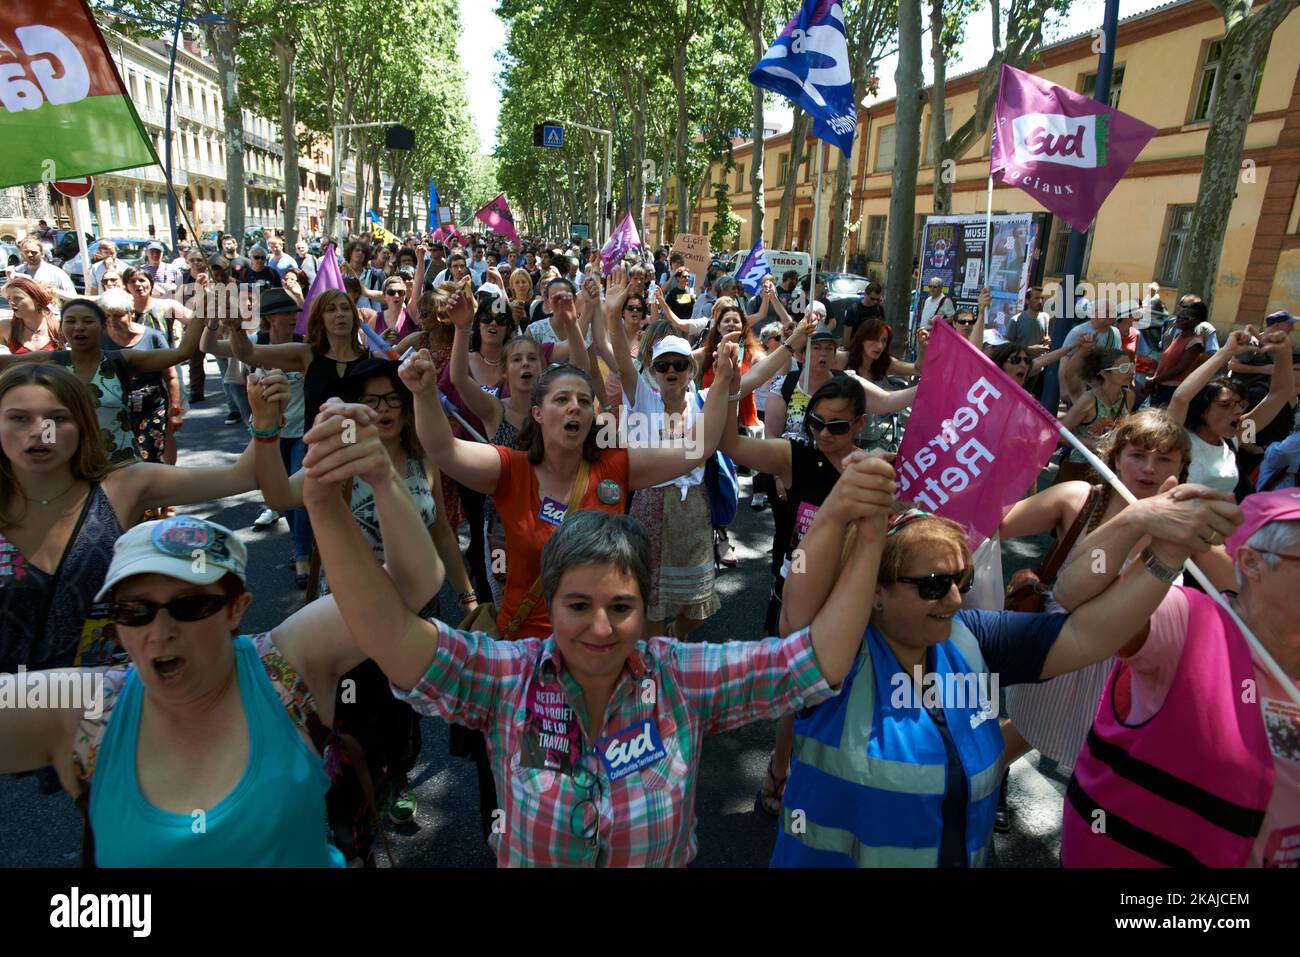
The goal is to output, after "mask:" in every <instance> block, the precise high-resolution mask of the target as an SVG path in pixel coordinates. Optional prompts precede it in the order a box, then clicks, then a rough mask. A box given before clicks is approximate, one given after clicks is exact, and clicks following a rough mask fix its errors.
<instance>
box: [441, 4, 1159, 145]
mask: <svg viewBox="0 0 1300 957" xmlns="http://www.w3.org/2000/svg"><path fill="white" fill-rule="evenodd" d="M1165 2H1167V0H1120V4H1119V15H1120V18H1121V19H1123V18H1124V17H1129V16H1132V15H1134V14H1136V13H1141V12H1142V11H1144V10H1150V9H1151V8H1153V7H1158V6H1163V5H1164V3H1165ZM459 3H460V19H461V26H462V31H463V32H462V33H461V38H460V44H459V48H458V50H459V53H460V62H461V64H462V65H463V66H464V68H465V71H466V74H467V75H468V87H469V90H468V92H469V109H470V113H471V114H472V115H473V118H474V126H475V129H476V130H477V131H478V137H479V144H480V147H481V149H482V150H483V152H485V153H490V152H491V151H492V148H493V146H495V144H496V131H497V116H498V114H499V113H500V95H501V93H500V91H499V90H498V89H497V86H496V71H497V61H496V53H497V51H498V50H500V49H501V48H502V47H503V46H504V45H505V38H506V33H505V25H504V24H503V23H502V22H501V20H500V19H499V18H498V17H497V15H496V0H459ZM1104 8H1105V3H1104V0H1078V2H1077V3H1075V4H1074V5H1073V6H1072V7H1071V8H1070V11H1069V12H1068V13H1067V14H1066V15H1065V17H1064V18H1062V20H1061V22H1060V26H1058V27H1057V28H1056V29H1055V31H1054V33H1053V34H1052V36H1050V37H1049V40H1057V39H1062V38H1064V37H1069V36H1074V35H1076V34H1079V33H1086V32H1088V31H1090V30H1094V29H1096V30H1100V29H1101V19H1102V12H1103V10H1104ZM990 15H991V14H990V10H989V8H988V7H984V8H983V9H981V10H980V11H978V12H977V13H975V14H973V15H972V16H971V19H970V22H969V23H968V24H967V28H966V42H965V43H964V44H963V45H962V47H961V50H960V51H958V54H957V56H955V57H953V58H952V59H951V60H950V62H949V64H948V75H949V76H955V75H957V74H959V73H966V72H969V71H970V70H974V69H977V68H979V67H981V66H983V65H984V64H985V63H987V62H988V58H989V54H990V53H991V52H992V49H993V41H992V36H991V33H992V31H991V29H990V24H989V17H990ZM923 55H924V66H923V70H924V72H925V76H926V80H927V82H928V81H929V79H930V76H931V71H930V68H929V66H930V60H929V42H928V40H927V41H925V46H924V50H923ZM896 59H897V58H896V57H890V58H886V59H885V60H883V61H882V62H881V63H880V66H879V68H878V69H879V76H880V81H881V82H880V98H881V99H889V98H890V97H892V96H893V95H894V67H895V65H896ZM783 102H784V101H783ZM776 112H778V113H780V112H784V113H785V114H787V115H788V113H789V110H788V108H786V109H784V110H779V111H776ZM788 122H789V121H788V120H787V121H786V123H787V125H788Z"/></svg>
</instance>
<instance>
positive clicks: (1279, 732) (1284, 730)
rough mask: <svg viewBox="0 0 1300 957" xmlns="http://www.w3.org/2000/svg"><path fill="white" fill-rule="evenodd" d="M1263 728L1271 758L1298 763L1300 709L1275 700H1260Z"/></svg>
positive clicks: (1289, 703)
mask: <svg viewBox="0 0 1300 957" xmlns="http://www.w3.org/2000/svg"><path fill="white" fill-rule="evenodd" d="M1259 707H1260V710H1261V711H1263V712H1264V728H1265V729H1266V730H1267V731H1268V746H1269V748H1270V749H1271V750H1272V752H1273V757H1275V758H1278V759H1279V760H1282V761H1300V707H1297V706H1296V705H1294V704H1292V703H1291V702H1289V701H1279V700H1277V699H1276V698H1260V701H1259Z"/></svg>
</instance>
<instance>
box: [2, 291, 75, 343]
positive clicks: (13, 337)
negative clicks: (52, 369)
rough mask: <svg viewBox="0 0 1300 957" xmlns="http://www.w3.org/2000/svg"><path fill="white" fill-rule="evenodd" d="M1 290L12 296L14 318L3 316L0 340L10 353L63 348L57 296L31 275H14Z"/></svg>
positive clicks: (6, 295)
mask: <svg viewBox="0 0 1300 957" xmlns="http://www.w3.org/2000/svg"><path fill="white" fill-rule="evenodd" d="M0 294H3V295H4V297H5V298H6V299H7V300H9V308H10V310H11V311H12V315H11V317H10V318H8V319H0V343H2V344H3V345H4V347H5V348H6V349H7V350H8V351H9V353H10V355H15V356H20V355H23V354H24V353H28V352H53V351H54V350H55V349H60V348H62V341H61V339H60V337H59V321H58V319H56V318H55V316H54V309H53V305H54V298H53V297H52V296H51V295H50V294H49V293H48V292H46V290H45V287H44V286H42V285H41V284H40V283H38V282H36V280H34V279H32V278H30V277H28V276H14V277H13V278H12V279H10V280H9V281H8V282H6V283H5V284H4V287H3V288H2V289H0Z"/></svg>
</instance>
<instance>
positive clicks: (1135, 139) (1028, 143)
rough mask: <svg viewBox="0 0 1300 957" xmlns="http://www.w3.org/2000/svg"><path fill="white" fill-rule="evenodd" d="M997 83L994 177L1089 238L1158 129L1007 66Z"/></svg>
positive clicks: (992, 157) (992, 152) (991, 165)
mask: <svg viewBox="0 0 1300 957" xmlns="http://www.w3.org/2000/svg"><path fill="white" fill-rule="evenodd" d="M999 84H1000V85H999V87H998V104H997V109H996V111H995V113H994V118H993V145H992V149H991V150H990V154H989V173H990V174H991V175H992V176H993V178H994V179H995V180H997V181H998V182H999V183H1008V184H1010V185H1012V186H1017V187H1019V188H1020V189H1023V190H1024V191H1025V192H1026V193H1028V194H1029V195H1030V196H1032V197H1034V199H1036V200H1038V202H1040V203H1041V204H1042V205H1043V206H1045V207H1047V209H1048V210H1050V211H1051V212H1052V213H1054V214H1055V215H1057V216H1059V217H1061V219H1063V220H1065V221H1066V222H1067V223H1069V224H1070V225H1071V226H1073V227H1074V228H1075V229H1077V230H1078V231H1079V232H1084V231H1086V230H1087V229H1088V227H1089V226H1091V225H1092V221H1093V220H1094V219H1096V218H1097V210H1099V209H1100V208H1101V204H1102V203H1103V202H1105V201H1106V197H1107V196H1109V195H1110V191H1111V190H1112V189H1114V188H1115V184H1116V183H1118V182H1119V181H1120V179H1121V178H1122V177H1123V176H1124V173H1125V171H1126V170H1128V168H1129V167H1130V166H1132V165H1133V161H1134V160H1135V159H1137V157H1138V154H1139V153H1141V152H1142V148H1143V147H1144V146H1146V145H1147V142H1148V141H1149V140H1150V139H1151V137H1153V136H1155V135H1156V128H1155V127H1154V126H1150V125H1149V124H1147V123H1143V122H1142V121H1141V120H1139V119H1137V118H1136V117H1132V116H1129V115H1128V114H1127V113H1121V112H1120V111H1119V110H1116V109H1113V108H1112V107H1110V106H1108V105H1106V104H1105V103H1099V102H1097V101H1096V100H1094V99H1092V98H1091V97H1087V96H1084V95H1083V94H1081V93H1075V92H1074V91H1072V90H1067V89H1066V88H1065V87H1063V86H1057V85H1056V84H1055V83H1049V82H1048V81H1047V80H1042V79H1039V78H1038V77H1036V76H1033V75H1032V74H1029V73H1025V72H1023V71H1021V70H1017V69H1016V68H1015V67H1011V66H1006V65H1005V64H1004V65H1003V67H1002V76H1001V79H1000V81H999Z"/></svg>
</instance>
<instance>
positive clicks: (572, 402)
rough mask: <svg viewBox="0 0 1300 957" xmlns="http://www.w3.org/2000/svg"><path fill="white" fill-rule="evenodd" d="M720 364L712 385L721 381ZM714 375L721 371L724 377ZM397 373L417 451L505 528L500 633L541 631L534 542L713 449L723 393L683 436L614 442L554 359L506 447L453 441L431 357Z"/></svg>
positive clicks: (573, 378) (571, 371) (585, 386)
mask: <svg viewBox="0 0 1300 957" xmlns="http://www.w3.org/2000/svg"><path fill="white" fill-rule="evenodd" d="M470 308H471V304H470V300H469V299H468V298H467V297H464V296H459V295H458V296H456V297H455V298H454V299H453V300H452V303H451V311H452V313H453V314H455V313H456V312H458V311H459V312H463V313H467V312H468V311H469V309H470ZM722 361H723V362H724V365H725V368H724V369H722V370H720V372H719V379H720V383H719V384H720V385H727V386H729V385H730V384H731V373H732V371H733V370H732V367H731V365H730V364H727V363H726V360H725V359H724V360H722ZM723 372H725V373H726V375H725V377H724V376H723V374H722V373H723ZM402 379H403V381H404V382H406V383H407V385H408V386H409V387H410V388H411V391H412V392H414V393H415V396H416V406H415V411H416V426H417V429H418V431H419V435H420V441H421V443H422V444H423V445H424V447H425V448H430V449H439V450H442V451H441V453H440V456H439V459H438V464H439V465H440V466H441V467H442V469H443V471H444V472H446V473H447V474H449V475H451V476H452V477H453V478H454V479H456V480H457V481H458V482H460V483H462V484H464V485H465V486H467V487H469V488H471V489H474V490H476V491H478V492H480V493H482V494H485V495H491V496H492V500H493V502H494V503H495V505H496V508H497V510H498V511H499V512H500V514H501V517H502V520H503V523H504V525H505V533H506V554H507V555H508V561H507V564H506V587H505V601H503V602H502V603H501V604H500V605H499V606H498V613H497V627H498V629H499V632H500V634H501V635H502V636H503V637H506V638H518V637H542V636H544V635H546V634H548V633H549V631H550V627H549V621H548V619H547V617H546V610H545V608H544V607H542V606H540V605H539V603H538V594H537V592H536V590H535V589H533V588H532V587H531V586H532V585H533V584H534V583H535V581H536V577H537V569H538V561H539V557H540V553H541V547H542V545H543V544H544V543H545V541H546V539H547V538H549V537H550V536H551V534H552V532H553V531H554V530H555V528H556V526H557V525H559V524H561V523H562V522H563V521H564V519H565V516H566V515H568V511H569V509H568V505H569V503H570V502H572V501H576V502H577V503H578V507H579V508H596V509H600V510H602V511H608V512H613V513H616V514H621V513H622V512H623V511H624V510H625V506H626V501H627V496H628V494H629V492H631V491H633V490H636V489H643V488H650V487H652V486H655V485H659V484H660V483H664V482H670V481H672V480H674V479H676V478H679V477H681V476H684V475H688V474H689V473H690V472H691V471H692V469H694V468H696V467H702V466H703V465H704V463H705V462H706V461H707V459H708V457H709V456H710V455H712V454H713V450H714V449H716V448H717V443H718V438H719V437H720V435H721V433H722V430H723V424H724V422H725V421H726V419H727V415H728V413H727V408H728V394H729V393H728V391H724V390H718V389H715V390H713V391H712V392H711V394H710V396H709V398H708V399H707V401H706V402H705V406H704V409H703V410H702V412H701V414H700V416H699V419H698V422H697V423H696V428H695V431H694V432H693V434H692V435H691V436H690V437H689V439H690V441H684V442H678V443H677V447H675V448H672V447H667V448H661V447H644V445H645V443H642V445H641V446H637V447H633V448H619V447H618V445H617V442H616V441H610V440H609V438H608V436H607V429H606V428H603V427H602V428H598V427H597V423H596V415H595V405H594V402H595V399H594V393H593V389H592V385H591V382H590V379H589V378H588V377H587V375H586V373H584V372H583V371H582V370H581V369H578V368H576V367H574V366H572V365H568V364H565V365H555V366H551V367H550V368H549V369H547V370H546V371H545V372H543V373H542V374H541V375H540V376H539V377H538V379H537V380H536V382H535V384H534V386H533V393H532V397H531V405H530V408H529V418H528V419H527V420H526V421H525V422H524V427H523V430H522V432H521V433H520V435H519V437H518V439H517V440H516V442H515V449H513V450H512V449H506V448H502V447H499V446H494V445H484V444H480V443H477V442H468V441H465V440H463V439H459V438H456V437H455V436H454V435H453V434H452V431H451V427H450V425H449V423H448V421H447V418H446V415H445V414H444V413H443V410H442V406H441V404H440V403H438V402H437V401H436V398H435V397H434V391H433V384H434V375H433V368H432V362H431V360H430V359H429V357H428V355H427V354H417V355H416V356H413V357H412V358H410V359H408V360H407V361H406V362H404V363H403V364H402Z"/></svg>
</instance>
